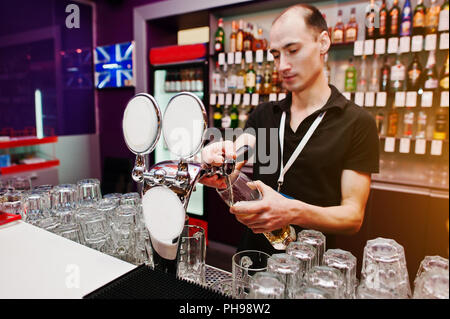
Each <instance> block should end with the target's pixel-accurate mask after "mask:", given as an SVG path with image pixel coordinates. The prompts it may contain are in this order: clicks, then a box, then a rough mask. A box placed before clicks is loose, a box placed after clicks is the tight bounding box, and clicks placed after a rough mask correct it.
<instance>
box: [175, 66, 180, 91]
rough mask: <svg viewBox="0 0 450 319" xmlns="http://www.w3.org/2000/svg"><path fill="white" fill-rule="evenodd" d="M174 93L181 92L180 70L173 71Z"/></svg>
mask: <svg viewBox="0 0 450 319" xmlns="http://www.w3.org/2000/svg"><path fill="white" fill-rule="evenodd" d="M175 92H181V74H180V70H176V71H175Z"/></svg>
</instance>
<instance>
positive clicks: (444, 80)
mask: <svg viewBox="0 0 450 319" xmlns="http://www.w3.org/2000/svg"><path fill="white" fill-rule="evenodd" d="M448 58H449V54H448V53H447V60H445V66H444V67H443V68H442V70H441V76H440V77H439V88H440V89H441V90H446V91H448V89H449V84H448V82H449V81H448V80H449V79H448V76H449V62H448Z"/></svg>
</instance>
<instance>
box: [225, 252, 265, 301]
mask: <svg viewBox="0 0 450 319" xmlns="http://www.w3.org/2000/svg"><path fill="white" fill-rule="evenodd" d="M269 257H270V255H268V254H266V253H265V252H262V251H258V250H243V251H240V252H238V253H236V254H234V255H233V258H232V274H233V279H234V280H237V281H243V282H245V283H247V285H250V280H251V278H252V277H253V276H254V275H255V274H256V273H258V272H263V271H267V260H268V259H269ZM247 293H248V291H247Z"/></svg>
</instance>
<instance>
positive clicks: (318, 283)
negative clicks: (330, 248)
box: [306, 266, 345, 299]
mask: <svg viewBox="0 0 450 319" xmlns="http://www.w3.org/2000/svg"><path fill="white" fill-rule="evenodd" d="M306 286H309V287H314V288H320V289H323V290H326V291H328V292H329V293H330V295H331V297H332V298H333V299H344V298H345V282H344V277H343V276H342V274H341V272H340V271H339V270H337V269H336V268H331V267H328V266H314V267H313V268H311V270H310V271H309V272H308V273H307V274H306Z"/></svg>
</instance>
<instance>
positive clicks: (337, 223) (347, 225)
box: [289, 200, 364, 235]
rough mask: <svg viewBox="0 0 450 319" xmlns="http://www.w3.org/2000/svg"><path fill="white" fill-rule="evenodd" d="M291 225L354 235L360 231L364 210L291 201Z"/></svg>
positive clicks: (351, 206)
mask: <svg viewBox="0 0 450 319" xmlns="http://www.w3.org/2000/svg"><path fill="white" fill-rule="evenodd" d="M289 212H290V215H291V216H292V217H291V220H292V222H291V224H293V225H298V226H300V227H302V228H306V229H315V230H318V231H320V232H323V233H327V234H342V235H352V234H355V233H357V232H358V231H359V229H360V227H361V225H362V222H363V219H364V210H362V211H361V209H360V208H359V207H357V206H356V205H349V204H347V205H340V206H331V207H320V206H314V205H310V204H306V203H304V202H301V201H298V200H291V207H290V209H289Z"/></svg>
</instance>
